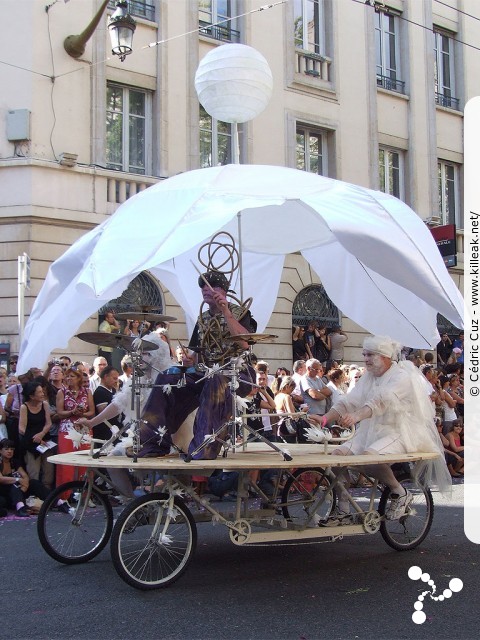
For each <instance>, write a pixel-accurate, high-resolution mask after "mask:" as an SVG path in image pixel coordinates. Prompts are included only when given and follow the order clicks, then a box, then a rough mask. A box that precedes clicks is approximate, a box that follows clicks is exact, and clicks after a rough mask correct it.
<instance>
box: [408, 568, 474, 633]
mask: <svg viewBox="0 0 480 640" xmlns="http://www.w3.org/2000/svg"><path fill="white" fill-rule="evenodd" d="M408 577H409V578H410V580H420V581H421V582H425V583H427V584H428V586H429V587H430V589H429V590H426V591H422V593H421V594H420V595H419V596H418V598H417V601H416V602H415V604H414V605H413V608H414V609H415V611H414V612H413V614H412V620H413V622H414V623H415V624H423V623H424V622H425V620H426V619H427V615H426V613H425V612H424V610H423V605H424V602H425V596H427V595H429V596H430V599H431V600H435V601H439V602H443V600H445V599H446V598H451V597H452V595H453V594H454V593H458V592H459V591H461V590H462V589H463V582H462V581H461V580H460V578H452V579H451V580H450V582H449V583H448V589H444V591H443V593H441V594H439V595H438V596H437V595H435V594H436V592H437V587H436V586H435V582H434V581H433V580H432V579H431V577H430V574H429V573H424V572H423V571H422V569H421V568H420V567H416V566H413V567H410V569H409V570H408Z"/></svg>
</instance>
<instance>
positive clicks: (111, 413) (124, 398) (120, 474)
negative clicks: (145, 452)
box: [75, 330, 175, 498]
mask: <svg viewBox="0 0 480 640" xmlns="http://www.w3.org/2000/svg"><path fill="white" fill-rule="evenodd" d="M162 334H163V335H165V330H163V331H162V332H158V333H157V332H153V333H150V334H149V335H148V338H145V339H146V340H147V339H148V342H153V343H154V344H156V345H157V346H158V349H156V350H154V351H145V352H144V353H143V356H142V357H143V361H144V363H143V366H142V370H143V375H142V377H141V381H142V383H143V384H145V383H151V385H150V386H147V387H145V386H142V388H141V389H140V410H141V411H143V408H144V406H145V404H146V402H147V400H148V397H149V395H150V393H151V391H152V389H153V380H154V379H155V378H156V376H157V374H158V373H159V372H161V371H166V370H167V369H169V368H170V367H172V366H173V365H174V364H175V363H174V362H173V361H172V358H171V355H170V346H169V344H168V342H167V341H166V340H165V339H164V337H162ZM140 342H141V340H140ZM134 346H137V345H134ZM138 346H140V345H138ZM122 413H123V414H124V416H125V417H124V422H125V423H127V422H133V421H134V420H135V419H136V415H135V408H133V409H132V378H129V379H128V380H127V382H126V383H125V384H124V385H123V387H122V388H121V389H120V391H119V392H118V393H116V394H115V396H114V398H113V400H112V402H111V403H110V404H109V405H107V406H106V407H105V409H104V410H103V411H101V412H100V413H99V414H98V415H97V416H94V417H93V418H91V419H90V420H87V419H86V418H80V419H79V420H77V421H76V422H75V426H76V427H77V425H78V427H81V426H86V427H88V428H89V429H90V430H91V429H92V428H93V427H95V426H96V425H97V424H100V423H102V422H104V421H105V420H111V419H112V418H115V417H116V416H118V415H120V414H122ZM128 431H130V430H128ZM128 431H127V434H128ZM132 435H133V434H129V435H128V437H126V438H123V439H122V440H121V441H120V442H119V443H118V444H116V445H115V447H114V448H113V450H112V451H110V453H109V455H113V456H124V455H125V451H126V449H127V448H129V447H131V446H132V444H133V440H132ZM108 472H109V474H110V477H111V479H112V481H113V483H114V484H115V487H116V488H117V489H118V490H119V491H120V493H121V494H122V495H123V496H125V497H126V498H133V488H132V484H131V482H130V478H129V474H128V472H127V470H126V469H108ZM142 475H143V474H139V478H141V477H142Z"/></svg>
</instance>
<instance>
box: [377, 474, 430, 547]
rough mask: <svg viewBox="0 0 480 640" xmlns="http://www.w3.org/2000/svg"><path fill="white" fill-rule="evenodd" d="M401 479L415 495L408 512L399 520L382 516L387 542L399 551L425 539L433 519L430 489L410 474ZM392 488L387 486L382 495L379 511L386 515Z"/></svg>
mask: <svg viewBox="0 0 480 640" xmlns="http://www.w3.org/2000/svg"><path fill="white" fill-rule="evenodd" d="M398 479H399V481H400V483H401V485H402V487H404V488H405V489H408V491H410V493H411V494H412V495H413V500H412V502H411V504H410V506H409V507H408V509H407V513H406V514H405V515H404V516H402V517H401V518H400V519H399V520H386V519H385V518H382V522H381V524H380V533H381V534H382V537H383V539H384V540H385V542H386V543H387V544H388V545H390V546H391V547H392V548H393V549H396V550H397V551H407V550H408V549H414V548H415V547H417V546H418V545H419V544H420V543H421V542H422V540H424V539H425V537H426V536H427V534H428V532H429V531H430V527H431V526H432V520H433V498H432V494H431V492H430V489H428V488H426V487H422V486H421V485H419V484H418V483H417V482H415V480H413V479H412V478H411V477H410V476H406V475H402V476H400V477H399V478H398ZM389 497H390V489H389V488H388V487H385V489H384V490H383V493H382V495H381V497H380V502H379V505H378V511H379V513H380V515H381V516H384V515H385V510H386V508H387V502H388V499H389Z"/></svg>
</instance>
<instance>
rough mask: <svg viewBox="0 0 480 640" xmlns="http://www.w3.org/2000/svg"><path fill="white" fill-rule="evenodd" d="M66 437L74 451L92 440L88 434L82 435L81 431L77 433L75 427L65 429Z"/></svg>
mask: <svg viewBox="0 0 480 640" xmlns="http://www.w3.org/2000/svg"><path fill="white" fill-rule="evenodd" d="M67 432H68V433H67V435H66V436H65V438H66V439H68V440H71V441H72V442H73V447H74V449H79V448H80V445H81V444H86V443H89V442H91V440H92V438H91V436H90V435H89V434H88V433H82V431H77V429H75V427H73V426H72V427H67Z"/></svg>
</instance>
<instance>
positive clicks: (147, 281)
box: [98, 271, 164, 322]
mask: <svg viewBox="0 0 480 640" xmlns="http://www.w3.org/2000/svg"><path fill="white" fill-rule="evenodd" d="M109 309H111V310H113V311H115V312H118V313H120V312H122V313H124V312H127V311H130V312H132V313H133V312H135V313H139V312H142V311H143V310H144V309H148V310H149V312H151V313H152V314H156V313H163V309H164V304H163V299H162V292H161V289H160V286H159V284H158V282H157V281H156V280H155V279H154V278H153V277H152V276H151V275H150V274H149V273H147V272H146V271H142V272H141V273H139V274H138V276H136V277H135V278H134V279H133V280H132V281H131V282H130V284H129V285H128V287H127V288H126V289H125V291H124V292H123V293H122V295H121V296H119V297H118V298H115V300H110V302H108V303H107V304H106V305H104V306H103V307H102V308H101V309H99V311H98V314H99V320H100V322H101V321H102V320H104V314H105V313H106V312H107V311H108V310H109Z"/></svg>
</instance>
